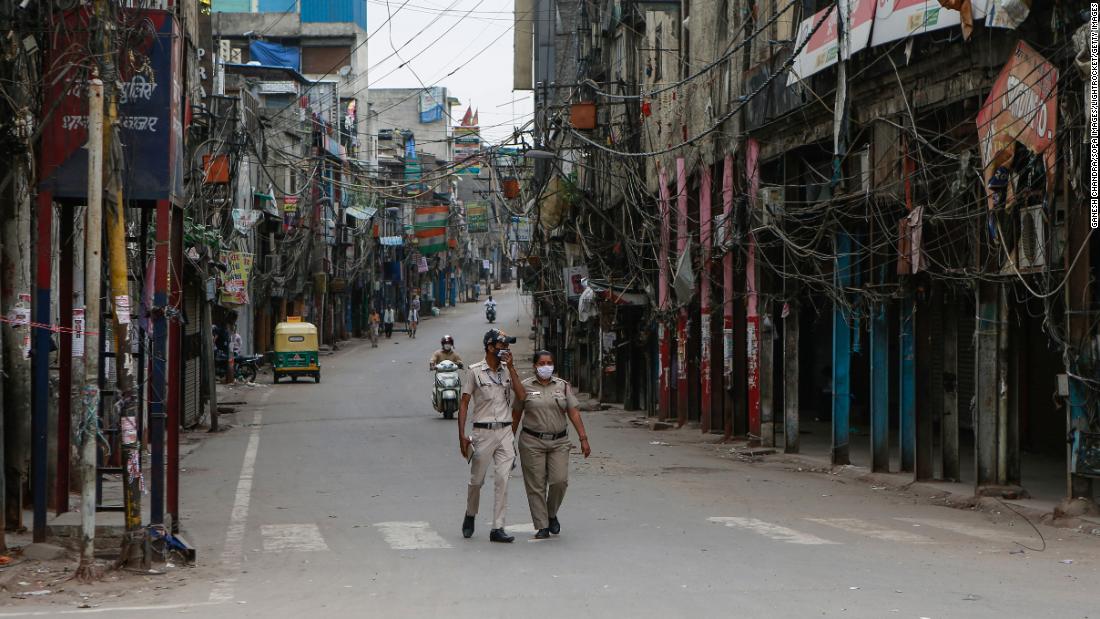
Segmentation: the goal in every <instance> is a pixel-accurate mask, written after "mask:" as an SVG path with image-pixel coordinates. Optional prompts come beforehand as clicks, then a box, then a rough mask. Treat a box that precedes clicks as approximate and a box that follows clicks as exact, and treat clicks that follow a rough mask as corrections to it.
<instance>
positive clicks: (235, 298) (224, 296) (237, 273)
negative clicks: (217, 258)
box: [221, 251, 253, 305]
mask: <svg viewBox="0 0 1100 619" xmlns="http://www.w3.org/2000/svg"><path fill="white" fill-rule="evenodd" d="M252 260H253V256H252V254H249V253H245V252H240V251H231V252H229V271H228V272H227V273H226V274H225V283H224V284H223V285H222V292H221V303H229V304H232V305H245V304H247V303H248V278H249V277H250V276H251V275H252Z"/></svg>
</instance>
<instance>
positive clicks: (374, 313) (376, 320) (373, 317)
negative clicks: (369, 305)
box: [367, 309, 382, 348]
mask: <svg viewBox="0 0 1100 619" xmlns="http://www.w3.org/2000/svg"><path fill="white" fill-rule="evenodd" d="M367 323H368V327H367V328H368V329H369V332H370V346H371V348H378V331H379V330H380V329H381V328H382V317H381V316H379V315H378V310H377V309H372V310H371V311H370V318H368V319H367Z"/></svg>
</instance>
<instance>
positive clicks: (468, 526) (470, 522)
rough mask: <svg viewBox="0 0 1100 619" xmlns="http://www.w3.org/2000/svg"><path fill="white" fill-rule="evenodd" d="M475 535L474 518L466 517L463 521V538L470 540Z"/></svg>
mask: <svg viewBox="0 0 1100 619" xmlns="http://www.w3.org/2000/svg"><path fill="white" fill-rule="evenodd" d="M473 534H474V517H473V516H466V517H465V518H463V519H462V537H465V538H466V539H470V537H472V536H473Z"/></svg>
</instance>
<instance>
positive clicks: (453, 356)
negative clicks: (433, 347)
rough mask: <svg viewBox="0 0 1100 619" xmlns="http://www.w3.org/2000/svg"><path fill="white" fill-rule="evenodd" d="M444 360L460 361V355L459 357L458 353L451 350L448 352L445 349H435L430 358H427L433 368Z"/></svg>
mask: <svg viewBox="0 0 1100 619" xmlns="http://www.w3.org/2000/svg"><path fill="white" fill-rule="evenodd" d="M444 361H453V362H455V363H462V357H459V356H458V353H457V352H455V351H453V350H452V351H450V352H447V351H446V350H442V349H440V350H437V351H435V353H434V354H433V355H432V358H431V359H430V360H429V362H430V363H431V364H432V367H433V368H434V367H435V366H437V365H439V364H440V363H443V362H444Z"/></svg>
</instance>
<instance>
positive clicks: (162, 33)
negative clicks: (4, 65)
mask: <svg viewBox="0 0 1100 619" xmlns="http://www.w3.org/2000/svg"><path fill="white" fill-rule="evenodd" d="M121 14H122V23H123V24H124V25H123V27H122V28H121V29H119V32H118V34H119V36H120V37H123V36H124V37H126V38H125V40H123V41H121V42H120V45H122V46H124V47H125V50H124V53H122V54H120V55H119V57H120V58H121V59H122V62H121V66H120V67H119V78H120V81H121V87H120V88H119V90H118V93H117V94H118V114H119V115H118V124H119V127H118V136H119V141H120V142H121V146H122V156H123V160H124V170H123V173H122V181H123V191H124V195H125V197H126V198H127V199H130V200H164V199H177V200H182V199H183V124H182V118H181V115H180V107H181V97H182V89H181V86H180V78H181V70H180V63H181V57H182V38H181V36H180V34H179V27H178V25H177V24H176V20H175V17H173V15H172V14H171V13H170V12H168V11H159V10H140V11H139V10H126V9H123V10H121ZM94 29H95V26H94V24H92V16H91V14H90V12H89V11H88V10H86V9H78V10H75V11H70V12H69V13H67V14H66V15H65V18H64V19H63V20H61V21H60V23H58V24H57V25H56V26H55V27H54V29H53V31H52V32H51V33H50V46H49V50H50V52H49V59H48V61H47V68H46V79H45V83H46V84H47V86H46V93H45V97H44V101H43V117H44V118H46V119H47V120H46V126H45V127H44V129H43V132H42V148H41V149H40V152H41V162H40V173H41V176H40V178H41V179H42V180H41V184H40V189H41V190H42V191H44V192H48V193H51V194H52V195H53V197H55V198H84V197H86V194H87V187H88V180H87V179H88V163H87V162H88V155H87V150H86V149H85V144H86V142H87V140H88V89H87V83H88V79H89V77H90V70H91V66H92V65H93V64H94V63H93V62H92V61H91V60H90V58H91V56H92V52H91V50H90V49H89V40H88V34H89V32H91V31H93V30H94ZM55 106H56V109H55Z"/></svg>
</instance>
